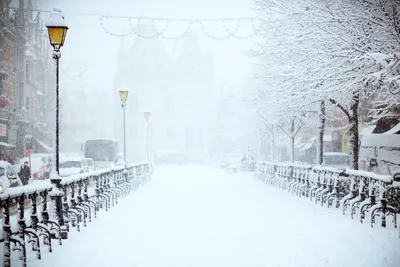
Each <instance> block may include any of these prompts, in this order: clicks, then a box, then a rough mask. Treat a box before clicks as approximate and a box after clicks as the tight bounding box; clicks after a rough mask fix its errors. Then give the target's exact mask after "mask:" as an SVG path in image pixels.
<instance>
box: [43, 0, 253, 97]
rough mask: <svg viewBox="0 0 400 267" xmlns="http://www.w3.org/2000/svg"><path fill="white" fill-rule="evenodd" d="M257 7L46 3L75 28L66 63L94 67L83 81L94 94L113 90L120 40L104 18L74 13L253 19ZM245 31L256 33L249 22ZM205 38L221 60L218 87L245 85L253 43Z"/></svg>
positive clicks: (172, 0) (151, 0) (178, 1)
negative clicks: (104, 23)
mask: <svg viewBox="0 0 400 267" xmlns="http://www.w3.org/2000/svg"><path fill="white" fill-rule="evenodd" d="M39 1H40V0H39ZM252 5H253V1H252V0H113V1H111V0H42V6H41V8H45V9H48V10H49V9H52V8H53V7H58V8H61V9H62V10H63V11H64V13H65V16H66V18H67V19H68V23H69V26H70V30H69V32H68V36H67V41H66V44H65V47H64V48H63V50H62V53H63V56H62V62H63V61H64V62H79V63H85V64H89V65H90V67H89V69H88V71H86V72H85V74H84V75H83V76H82V81H81V82H82V83H84V84H85V89H87V90H90V89H92V88H95V87H108V86H110V87H111V85H112V78H113V74H114V72H115V68H116V64H115V63H116V53H117V48H118V44H119V39H118V38H115V37H112V36H109V35H107V34H106V33H105V32H104V31H103V29H102V28H101V26H100V20H99V18H98V17H96V16H93V17H91V16H80V15H73V13H74V12H85V13H87V12H90V13H100V14H110V15H113V14H116V15H127V16H147V17H149V16H151V17H168V18H194V19H196V18H224V17H251V16H254V12H252ZM46 15H47V14H46ZM46 15H45V16H46ZM110 21H112V22H114V23H115V24H117V25H124V24H126V25H128V24H127V21H126V20H110ZM115 24H113V25H115ZM113 25H111V26H113ZM179 25H181V26H182V25H183V24H177V26H176V32H173V31H171V32H169V33H170V34H171V36H174V35H175V34H176V33H179V30H180V29H184V26H182V27H180V28H179ZM206 25H207V26H210V33H213V34H214V35H216V36H223V35H224V32H223V31H222V30H223V29H222V28H220V27H219V25H218V24H206ZM215 25H216V26H215ZM111 26H110V30H112V31H113V32H116V33H118V32H121V31H122V30H123V27H122V26H118V27H111ZM228 26H231V24H229V25H228ZM240 29H241V30H240V31H239V33H241V34H243V35H244V36H245V35H247V34H249V32H250V30H251V29H250V25H249V24H247V25H246V24H243V26H242V28H240ZM199 34H200V36H201V37H202V38H203V39H207V40H206V43H207V42H208V43H211V46H207V48H206V49H210V47H212V48H211V49H212V51H213V54H214V55H215V56H216V73H215V74H216V76H217V79H218V80H217V81H216V84H218V85H221V86H224V87H229V86H231V85H235V84H242V83H244V82H245V78H246V76H247V75H248V72H249V71H250V70H251V65H250V62H249V60H248V59H247V58H246V57H245V56H244V55H243V51H246V49H248V47H249V44H250V43H251V42H250V41H249V40H237V39H234V40H232V39H230V40H225V41H212V40H209V38H206V37H205V35H204V34H203V33H201V32H199ZM64 66H66V65H64ZM81 70H82V68H79V67H78V68H77V69H76V70H72V69H71V68H69V69H68V73H69V74H70V75H71V76H74V75H75V74H77V73H80V72H81ZM62 79H64V80H62V81H61V82H62V85H64V86H66V87H67V86H71V87H75V86H74V85H75V84H76V82H77V79H76V78H71V77H65V76H64V77H62Z"/></svg>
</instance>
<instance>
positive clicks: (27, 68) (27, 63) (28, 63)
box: [25, 61, 31, 81]
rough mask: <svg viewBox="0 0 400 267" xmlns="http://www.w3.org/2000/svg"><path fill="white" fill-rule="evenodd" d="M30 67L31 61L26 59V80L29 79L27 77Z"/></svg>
mask: <svg viewBox="0 0 400 267" xmlns="http://www.w3.org/2000/svg"><path fill="white" fill-rule="evenodd" d="M30 67H31V63H30V62H29V61H27V62H26V66H25V79H26V80H27V81H29V77H30Z"/></svg>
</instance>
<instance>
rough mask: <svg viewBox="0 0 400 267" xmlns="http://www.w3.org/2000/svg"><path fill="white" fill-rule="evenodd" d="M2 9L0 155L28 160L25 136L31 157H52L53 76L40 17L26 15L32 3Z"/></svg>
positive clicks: (10, 1) (11, 0)
mask: <svg viewBox="0 0 400 267" xmlns="http://www.w3.org/2000/svg"><path fill="white" fill-rule="evenodd" d="M0 5H1V6H0V154H2V155H4V154H10V155H12V156H13V157H14V158H17V159H18V158H21V157H23V156H26V155H27V151H26V149H25V142H24V140H25V137H26V136H32V137H33V147H34V150H33V153H40V152H50V151H51V139H52V136H53V134H52V132H51V131H49V129H51V126H52V125H51V123H48V121H47V119H48V118H47V115H48V114H49V112H50V111H51V110H52V106H51V105H50V103H52V101H54V92H53V91H54V90H53V88H54V86H53V85H54V81H55V76H54V75H55V72H54V66H53V64H52V62H51V50H50V45H49V44H48V37H47V32H46V30H45V27H44V25H43V18H42V17H41V16H40V14H38V13H37V12H32V11H29V10H34V9H35V8H36V1H35V0H5V1H1V2H0Z"/></svg>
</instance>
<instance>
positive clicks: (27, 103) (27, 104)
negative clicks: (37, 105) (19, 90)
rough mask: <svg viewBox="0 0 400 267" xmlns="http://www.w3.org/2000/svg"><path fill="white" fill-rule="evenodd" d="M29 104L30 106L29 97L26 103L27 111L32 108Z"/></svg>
mask: <svg viewBox="0 0 400 267" xmlns="http://www.w3.org/2000/svg"><path fill="white" fill-rule="evenodd" d="M29 104H30V101H29V97H27V98H26V102H25V108H26V109H27V110H29V108H30V106H29Z"/></svg>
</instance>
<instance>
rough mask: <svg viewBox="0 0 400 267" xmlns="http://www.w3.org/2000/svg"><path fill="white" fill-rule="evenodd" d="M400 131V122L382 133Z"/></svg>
mask: <svg viewBox="0 0 400 267" xmlns="http://www.w3.org/2000/svg"><path fill="white" fill-rule="evenodd" d="M398 132H400V123H398V124H397V125H396V126H394V127H393V128H392V129H390V130H389V131H387V132H385V133H383V134H396V133H398Z"/></svg>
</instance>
